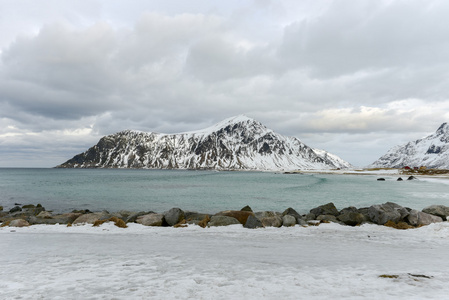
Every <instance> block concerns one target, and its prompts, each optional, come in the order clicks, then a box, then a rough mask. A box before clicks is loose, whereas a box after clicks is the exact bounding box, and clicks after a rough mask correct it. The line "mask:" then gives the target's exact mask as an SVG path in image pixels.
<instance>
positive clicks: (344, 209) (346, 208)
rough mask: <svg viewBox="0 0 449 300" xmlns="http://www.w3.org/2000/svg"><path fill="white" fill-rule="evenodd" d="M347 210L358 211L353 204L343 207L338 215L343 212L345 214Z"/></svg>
mask: <svg viewBox="0 0 449 300" xmlns="http://www.w3.org/2000/svg"><path fill="white" fill-rule="evenodd" d="M349 212H358V211H357V207H354V206H349V207H345V208H343V209H342V210H340V215H343V214H346V213H349Z"/></svg>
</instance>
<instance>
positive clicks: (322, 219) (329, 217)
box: [316, 215, 340, 223]
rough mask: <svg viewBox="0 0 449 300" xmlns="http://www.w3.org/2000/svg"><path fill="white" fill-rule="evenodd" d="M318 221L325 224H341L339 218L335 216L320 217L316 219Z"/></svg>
mask: <svg viewBox="0 0 449 300" xmlns="http://www.w3.org/2000/svg"><path fill="white" fill-rule="evenodd" d="M316 219H317V220H318V221H323V222H324V223H326V222H333V223H340V222H339V221H338V220H337V217H336V216H333V215H319V216H318V217H316Z"/></svg>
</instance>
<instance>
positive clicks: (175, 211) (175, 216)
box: [164, 207, 185, 226]
mask: <svg viewBox="0 0 449 300" xmlns="http://www.w3.org/2000/svg"><path fill="white" fill-rule="evenodd" d="M164 217H165V222H167V224H168V225H169V226H174V225H176V224H178V223H179V222H181V221H182V220H184V219H185V214H184V211H183V210H182V209H180V208H177V207H175V208H172V209H170V210H169V211H166V212H165V213H164Z"/></svg>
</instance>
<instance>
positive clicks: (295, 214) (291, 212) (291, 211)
mask: <svg viewBox="0 0 449 300" xmlns="http://www.w3.org/2000/svg"><path fill="white" fill-rule="evenodd" d="M287 215H288V216H293V217H295V220H296V224H300V223H301V220H302V216H301V215H300V214H298V212H297V211H296V210H294V209H293V208H291V207H289V208H287V209H286V210H285V211H284V212H283V213H282V217H284V216H287Z"/></svg>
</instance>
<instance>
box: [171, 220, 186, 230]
mask: <svg viewBox="0 0 449 300" xmlns="http://www.w3.org/2000/svg"><path fill="white" fill-rule="evenodd" d="M173 227H174V228H183V227H187V224H186V219H182V220H181V221H180V222H179V223H178V224H175V225H173Z"/></svg>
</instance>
